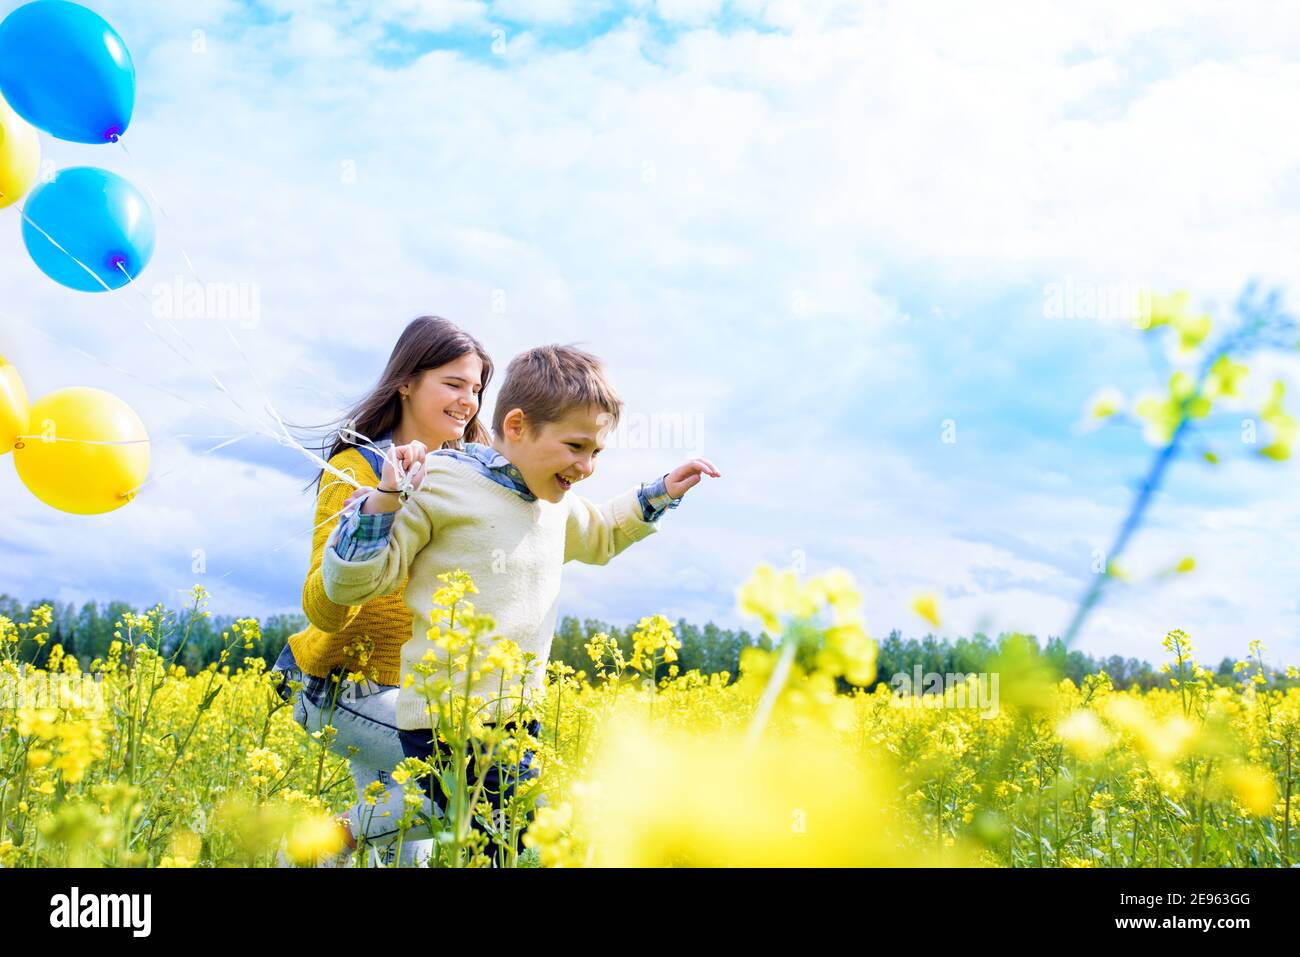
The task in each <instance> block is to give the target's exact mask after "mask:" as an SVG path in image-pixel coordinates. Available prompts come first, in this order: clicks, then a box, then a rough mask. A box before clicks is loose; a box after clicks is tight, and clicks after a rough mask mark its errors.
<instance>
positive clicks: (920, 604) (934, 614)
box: [912, 593, 941, 628]
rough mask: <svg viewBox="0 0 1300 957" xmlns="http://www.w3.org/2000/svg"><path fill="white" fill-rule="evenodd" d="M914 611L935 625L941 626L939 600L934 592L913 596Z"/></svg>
mask: <svg viewBox="0 0 1300 957" xmlns="http://www.w3.org/2000/svg"><path fill="white" fill-rule="evenodd" d="M912 611H914V612H916V613H917V614H918V615H920V616H921V617H922V618H924V619H925V620H926V621H928V622H929V623H930V624H932V625H934V627H936V628H939V627H941V626H940V624H939V601H938V599H937V598H936V597H935V596H934V595H933V594H929V593H927V594H924V595H917V596H916V597H915V598H913V599H912Z"/></svg>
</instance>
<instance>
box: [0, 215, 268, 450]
mask: <svg viewBox="0 0 1300 957" xmlns="http://www.w3.org/2000/svg"><path fill="white" fill-rule="evenodd" d="M19 213H20V214H21V215H22V217H23V219H24V220H25V221H26V222H28V223H29V224H31V226H32V228H33V229H35V230H36V231H37V232H39V233H40V234H41V235H42V236H44V237H45V238H46V239H47V240H49V241H50V243H51V244H53V246H54V248H55V249H57V250H59V252H61V253H63V255H65V256H67V257H68V258H69V259H71V260H72V261H73V262H74V263H76V264H77V265H78V266H80V267H81V268H82V269H83V270H85V272H86V274H87V275H89V276H90V277H91V278H92V279H94V280H95V282H97V283H99V284H100V285H101V286H103V287H104V291H105V292H112V291H113V289H112V287H111V286H109V285H108V283H106V282H104V280H103V278H102V277H100V275H99V273H97V272H95V271H94V270H93V269H91V268H90V267H89V266H87V265H86V264H85V263H83V262H82V261H81V260H80V259H78V258H77V257H76V256H74V255H73V254H72V253H70V252H69V251H68V250H67V249H66V248H64V246H63V244H62V243H60V242H59V241H58V240H57V239H55V238H54V237H53V236H51V235H50V234H49V233H47V232H46V231H45V230H44V229H43V228H42V227H41V225H40V224H39V223H37V222H36V221H35V220H33V219H32V218H31V217H30V216H28V215H27V211H26V210H25V209H20V210H19ZM117 268H118V269H120V270H121V271H122V272H123V274H125V275H126V277H127V280H128V281H129V282H130V281H132V280H131V274H130V273H128V272H127V271H126V269H125V268H124V267H123V265H122V263H120V262H119V263H117ZM122 306H123V308H126V309H127V313H128V314H130V315H132V316H135V315H136V314H135V313H133V312H132V311H131V310H130V309H129V308H127V307H126V305H125V303H122ZM137 318H139V319H140V321H141V322H142V323H144V327H145V328H146V329H148V330H149V332H150V333H152V334H153V335H154V336H155V337H156V338H157V339H158V340H159V341H161V342H162V343H163V345H165V346H167V348H169V349H171V350H172V352H174V353H176V354H177V355H178V356H180V357H181V358H182V359H184V360H185V361H186V362H189V363H191V364H192V365H196V366H198V365H199V363H198V362H197V361H196V360H194V359H191V358H190V357H189V356H187V355H185V354H184V353H183V352H181V351H180V350H179V349H177V348H176V346H175V345H174V344H173V343H172V342H170V341H169V340H168V339H167V338H166V337H165V336H164V335H162V333H160V332H159V331H158V330H157V329H155V328H154V327H153V326H152V325H151V324H150V322H149V320H148V319H146V318H144V317H143V316H138V317H137ZM172 330H173V331H174V332H175V333H176V334H177V336H178V337H179V338H180V339H182V340H184V339H185V337H184V336H183V335H181V334H180V331H179V330H177V329H176V327H175V326H174V325H173V326H172ZM186 344H187V345H188V342H186ZM191 348H192V347H191ZM199 368H200V369H202V367H201V366H199ZM204 371H206V370H204ZM208 374H209V375H210V376H211V377H212V379H213V381H214V382H216V384H217V386H218V388H220V389H221V391H222V392H224V393H225V394H226V396H227V397H228V398H229V399H230V401H231V402H232V403H234V405H235V408H237V409H239V411H240V412H242V413H244V415H246V416H248V417H249V418H250V419H252V420H253V422H254V424H256V425H257V426H258V427H259V428H265V425H264V424H263V423H260V422H258V421H257V420H256V418H255V417H254V416H253V415H252V414H251V413H250V412H249V411H248V410H247V409H245V408H244V407H243V406H242V405H240V404H239V402H238V400H236V399H235V397H234V396H233V395H231V393H230V391H229V390H228V389H227V388H226V387H225V385H224V384H223V383H222V382H221V380H219V379H217V378H216V376H215V375H213V374H212V373H210V372H209V373H208Z"/></svg>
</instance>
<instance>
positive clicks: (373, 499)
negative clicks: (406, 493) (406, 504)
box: [361, 489, 402, 515]
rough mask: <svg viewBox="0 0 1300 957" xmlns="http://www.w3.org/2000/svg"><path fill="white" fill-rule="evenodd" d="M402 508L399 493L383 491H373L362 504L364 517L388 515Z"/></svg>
mask: <svg viewBox="0 0 1300 957" xmlns="http://www.w3.org/2000/svg"><path fill="white" fill-rule="evenodd" d="M401 507H402V501H401V499H400V498H399V497H398V493H397V492H385V491H384V490H383V489H372V490H371V492H370V494H369V495H367V496H366V497H365V499H364V501H362V503H361V514H362V515H387V514H391V513H393V512H396V511H397V510H398V509H400V508H401Z"/></svg>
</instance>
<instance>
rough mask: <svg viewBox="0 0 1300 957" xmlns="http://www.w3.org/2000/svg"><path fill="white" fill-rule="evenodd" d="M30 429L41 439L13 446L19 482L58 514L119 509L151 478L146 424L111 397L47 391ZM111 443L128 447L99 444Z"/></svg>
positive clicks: (77, 390)
mask: <svg viewBox="0 0 1300 957" xmlns="http://www.w3.org/2000/svg"><path fill="white" fill-rule="evenodd" d="M28 428H29V429H30V430H31V431H30V434H31V435H33V436H39V438H29V439H24V440H23V441H22V443H21V444H20V445H17V446H15V447H14V464H15V465H17V466H18V477H19V478H21V479H22V480H23V484H24V485H26V486H27V488H28V490H29V491H31V493H32V494H33V495H35V496H36V497H37V498H39V499H40V500H41V501H42V502H44V503H45V504H46V505H49V506H51V507H52V508H57V509H59V511H62V512H71V513H72V514H74V515H98V514H100V513H102V512H111V511H113V509H115V508H121V507H122V506H123V505H125V504H126V503H127V502H129V501H130V500H131V499H132V498H134V497H135V495H134V493H132V492H131V490H132V489H135V488H137V487H139V486H141V485H143V484H144V481H145V477H146V476H147V475H148V474H149V435H148V433H146V432H145V428H144V423H143V422H141V421H140V417H139V416H138V415H136V414H135V411H134V410H133V409H132V408H131V407H130V406H129V405H127V404H126V403H125V402H123V401H122V400H121V399H119V398H118V397H117V396H115V395H113V394H112V393H111V392H105V391H104V390H103V389H92V388H89V387H87V386H73V387H72V388H70V389H60V390H59V391H58V392H51V393H50V394H49V395H47V396H43V397H41V398H40V399H37V400H36V401H35V402H33V403H32V406H31V411H30V421H29V424H28ZM109 442H123V443H130V444H125V445H107V444H100V443H109ZM128 493H131V494H128Z"/></svg>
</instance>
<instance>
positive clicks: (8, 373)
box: [0, 356, 27, 455]
mask: <svg viewBox="0 0 1300 957" xmlns="http://www.w3.org/2000/svg"><path fill="white" fill-rule="evenodd" d="M26 432H27V389H26V387H25V386H23V380H22V379H21V378H19V376H18V370H17V369H15V368H14V367H13V366H12V365H11V364H10V362H9V360H8V359H6V358H5V357H4V356H0V455H4V454H5V453H6V452H8V451H10V450H12V449H13V447H14V442H16V441H17V440H18V436H20V435H24V434H26Z"/></svg>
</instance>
